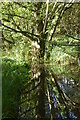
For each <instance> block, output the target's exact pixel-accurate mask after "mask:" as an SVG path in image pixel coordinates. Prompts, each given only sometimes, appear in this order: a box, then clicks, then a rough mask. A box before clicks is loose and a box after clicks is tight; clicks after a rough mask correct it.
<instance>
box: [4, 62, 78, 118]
mask: <svg viewBox="0 0 80 120" xmlns="http://www.w3.org/2000/svg"><path fill="white" fill-rule="evenodd" d="M7 65H8V64H7ZM4 66H5V65H4ZM7 67H10V68H11V66H10V63H9V66H7ZM27 67H28V65H27V66H25V64H24V65H23V66H16V67H15V66H14V65H13V67H12V68H11V71H12V73H13V74H12V73H11V75H9V76H8V77H11V78H13V79H14V81H11V82H9V83H8V85H9V84H10V85H9V86H11V85H12V86H13V87H10V88H8V89H9V90H8V89H7V91H8V93H9V95H8V97H10V98H8V100H7V102H6V103H5V101H3V116H5V115H6V116H7V117H9V116H10V117H9V118H11V117H12V116H11V114H12V113H13V118H15V117H16V119H19V120H34V119H37V120H53V119H67V120H69V119H80V116H79V115H80V101H79V100H80V79H79V66H77V65H76V66H74V65H73V66H70V65H66V66H60V68H61V69H63V70H62V71H61V72H58V70H57V69H55V66H53V65H34V66H32V71H33V72H32V75H30V77H28V79H26V74H29V72H25V71H26V70H28V71H29V68H28V69H27ZM10 68H9V69H10ZM17 69H19V71H17ZM23 69H24V70H23ZM15 70H16V71H15ZM11 71H10V72H11ZM20 71H21V74H20ZM16 73H18V74H19V76H17V74H16ZM5 75H6V79H7V81H8V80H9V79H10V78H9V79H8V78H7V74H6V73H5ZM13 75H14V76H15V77H16V80H15V77H13ZM22 75H24V78H22V77H21V76H22ZM20 78H21V82H20V80H18V79H20ZM23 79H24V80H23ZM3 81H5V80H4V79H3ZM12 82H13V83H14V85H13V84H12ZM4 85H5V86H3V87H6V85H7V84H6V81H5V84H4ZM17 85H18V86H17ZM14 86H15V87H18V88H16V89H15V88H14ZM11 88H12V89H13V90H12V94H14V97H13V95H10V94H11V93H10V90H11ZM3 92H5V91H3ZM18 92H19V94H18ZM15 93H16V94H15ZM5 94H6V93H3V97H4V96H5ZM15 95H16V96H15ZM11 98H13V99H11ZM5 99H6V96H5ZM13 100H15V101H14V104H13V103H12V102H13ZM8 101H9V102H11V103H9V102H8ZM16 101H17V102H16ZM4 103H5V104H6V105H7V104H8V105H7V107H4V105H5V104H4ZM10 105H11V106H10ZM16 105H17V106H16ZM12 106H13V107H12ZM10 107H12V108H10ZM14 108H15V109H14ZM6 110H7V111H8V112H6ZM11 111H12V113H11ZM14 111H16V112H14ZM7 114H8V115H7ZM4 118H5V117H4Z"/></svg>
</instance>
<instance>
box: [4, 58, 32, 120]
mask: <svg viewBox="0 0 80 120" xmlns="http://www.w3.org/2000/svg"><path fill="white" fill-rule="evenodd" d="M2 68H3V70H2V88H3V89H2V92H3V97H2V106H3V109H2V112H3V118H7V117H9V118H14V117H15V118H16V117H17V116H18V111H19V105H20V95H21V93H22V91H23V90H24V86H25V84H26V83H27V82H28V81H29V74H30V73H29V71H30V66H29V64H28V63H25V62H23V63H22V62H19V61H14V60H12V59H9V58H7V57H5V58H3V59H2Z"/></svg>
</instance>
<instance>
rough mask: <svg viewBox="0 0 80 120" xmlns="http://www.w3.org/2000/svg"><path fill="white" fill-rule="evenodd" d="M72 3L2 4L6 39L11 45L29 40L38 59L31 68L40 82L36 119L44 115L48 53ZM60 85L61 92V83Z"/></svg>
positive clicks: (37, 94)
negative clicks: (58, 27)
mask: <svg viewBox="0 0 80 120" xmlns="http://www.w3.org/2000/svg"><path fill="white" fill-rule="evenodd" d="M71 6H72V3H59V2H57V1H55V3H52V2H51V3H50V2H49V0H47V1H46V3H44V2H38V3H37V2H36V3H30V2H26V3H19V2H13V3H12V2H10V3H2V39H3V42H4V41H7V42H8V43H9V44H14V43H15V42H16V41H17V39H19V37H20V40H21V39H22V40H24V41H26V42H27V43H29V46H30V47H31V49H32V48H33V52H34V54H36V56H35V57H36V58H34V60H35V61H37V62H36V64H34V63H33V64H32V71H33V78H34V79H37V82H34V83H35V85H36V84H38V83H40V85H39V86H38V87H37V90H36V96H37V97H36V117H37V119H39V118H44V117H45V90H44V89H45V75H46V73H45V71H46V70H45V54H47V55H46V56H47V58H48V59H49V58H50V53H51V51H52V49H53V45H52V38H53V36H54V33H55V31H56V28H57V26H58V25H59V23H60V20H61V18H62V17H63V14H64V13H65V11H67V9H69V8H70V7H71ZM32 46H33V47H32ZM48 47H50V51H48ZM32 55H33V53H32ZM33 57H34V56H33ZM33 57H32V59H33ZM37 59H38V60H37ZM35 61H34V62H35ZM36 76H37V78H36ZM52 77H54V76H52ZM56 85H57V84H56ZM57 87H58V91H59V92H60V89H59V86H57ZM62 95H63V93H62ZM63 97H64V95H63ZM49 98H50V97H49V96H48V99H49ZM62 99H63V98H62ZM51 107H52V106H51ZM51 109H52V108H51ZM51 111H52V110H51ZM51 119H53V116H51Z"/></svg>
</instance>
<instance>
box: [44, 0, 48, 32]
mask: <svg viewBox="0 0 80 120" xmlns="http://www.w3.org/2000/svg"><path fill="white" fill-rule="evenodd" d="M48 4H49V0H47V7H46V18H45V22H44V27H43V33H45V30H46V27H47V18H48Z"/></svg>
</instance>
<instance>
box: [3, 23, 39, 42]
mask: <svg viewBox="0 0 80 120" xmlns="http://www.w3.org/2000/svg"><path fill="white" fill-rule="evenodd" d="M2 25H3V26H4V27H6V28H8V29H10V30H12V31H14V32H16V33H21V34H23V35H24V36H26V37H28V38H29V39H31V40H34V41H36V40H37V38H33V37H32V36H30V35H34V34H32V33H29V32H27V31H22V30H19V31H18V30H16V29H14V28H11V27H9V26H7V25H4V24H3V23H2ZM17 27H19V26H17ZM29 34H30V35H29ZM34 36H36V37H38V36H37V35H34Z"/></svg>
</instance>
